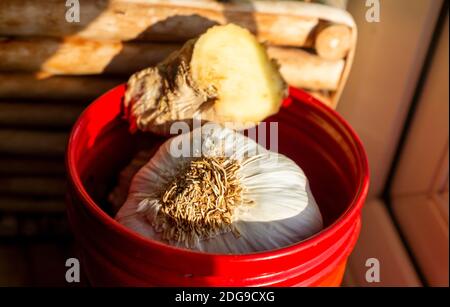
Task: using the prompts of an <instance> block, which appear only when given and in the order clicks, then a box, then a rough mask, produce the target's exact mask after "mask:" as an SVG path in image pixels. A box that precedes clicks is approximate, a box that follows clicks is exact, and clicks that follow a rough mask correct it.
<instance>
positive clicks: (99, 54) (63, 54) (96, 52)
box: [0, 40, 345, 94]
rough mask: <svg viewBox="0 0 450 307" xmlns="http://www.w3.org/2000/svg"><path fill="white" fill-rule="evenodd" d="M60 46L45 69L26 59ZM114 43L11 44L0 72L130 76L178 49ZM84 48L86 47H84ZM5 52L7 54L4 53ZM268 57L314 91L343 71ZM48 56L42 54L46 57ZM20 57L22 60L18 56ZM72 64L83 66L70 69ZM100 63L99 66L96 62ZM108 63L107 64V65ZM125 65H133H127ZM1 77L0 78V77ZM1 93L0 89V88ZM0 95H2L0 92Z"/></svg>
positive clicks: (298, 58) (299, 55)
mask: <svg viewBox="0 0 450 307" xmlns="http://www.w3.org/2000/svg"><path fill="white" fill-rule="evenodd" d="M57 44H61V45H64V47H61V48H60V50H62V51H60V52H58V53H57V54H55V55H54V56H52V57H50V58H49V59H47V62H46V65H43V66H39V65H38V64H37V63H38V62H40V61H45V60H46V56H44V57H43V58H41V59H39V58H38V57H34V58H33V57H29V56H28V55H29V54H31V53H33V50H37V49H43V50H46V49H47V48H48V49H50V50H51V49H53V48H54V47H52V46H53V45H57ZM116 44H117V43H113V42H102V43H100V42H90V41H86V40H85V41H81V40H77V41H76V42H74V41H73V40H67V41H65V42H64V43H58V42H57V41H55V40H44V41H40V40H18V41H14V42H12V41H10V42H7V43H5V44H2V43H0V46H2V45H4V46H5V48H3V51H1V49H0V70H6V69H9V70H21V69H23V70H27V71H33V70H34V69H38V68H42V69H44V71H45V72H48V73H56V74H59V73H64V74H79V73H83V74H98V73H103V72H109V73H114V74H123V75H127V76H128V75H130V74H132V73H134V72H136V71H138V70H141V69H144V68H146V67H149V66H152V65H154V64H155V61H156V60H159V59H163V58H165V57H166V56H167V55H169V54H170V52H172V51H173V50H175V49H177V48H179V47H180V46H181V45H177V44H171V45H161V44H143V43H141V44H138V43H126V44H123V45H122V50H123V52H120V53H118V54H116V53H107V52H105V51H104V50H112V49H114V48H115V46H116ZM84 45H86V46H84ZM5 50H6V51H5ZM268 51H269V55H270V56H271V57H273V58H274V59H276V60H277V61H278V62H279V63H280V64H281V73H282V75H283V77H284V78H285V79H286V81H287V82H288V83H289V84H291V85H294V86H297V87H302V88H309V89H315V90H335V89H336V88H337V87H338V85H339V81H340V77H341V74H342V71H343V69H344V64H345V62H344V60H336V61H330V60H324V59H323V58H321V57H318V56H316V55H314V54H311V53H308V52H306V51H304V50H302V49H299V48H283V47H269V49H268ZM49 53H50V52H47V51H44V52H43V54H46V55H48V54H49ZM21 55H22V56H21ZM70 59H73V61H72V62H75V63H81V62H82V63H83V64H80V65H73V63H72V62H71V61H70ZM98 59H102V60H101V61H102V63H101V64H100V65H99V60H98ZM106 63H109V64H106ZM128 63H133V64H131V65H129V64H128ZM0 76H1V75H0ZM0 89H1V85H0ZM0 94H1V91H0Z"/></svg>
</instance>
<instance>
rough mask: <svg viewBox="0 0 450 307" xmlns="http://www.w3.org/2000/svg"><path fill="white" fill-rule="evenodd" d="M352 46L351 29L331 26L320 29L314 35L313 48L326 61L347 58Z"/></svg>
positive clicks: (342, 26) (335, 25)
mask: <svg viewBox="0 0 450 307" xmlns="http://www.w3.org/2000/svg"><path fill="white" fill-rule="evenodd" d="M351 45H352V33H351V29H350V28H349V27H347V26H345V25H338V24H331V25H326V26H324V27H322V28H321V29H320V30H319V31H318V32H317V34H316V37H315V40H314V48H315V50H316V52H317V54H318V55H319V56H320V57H322V58H324V59H327V60H339V59H343V58H345V57H346V56H347V54H348V52H349V50H350V48H351Z"/></svg>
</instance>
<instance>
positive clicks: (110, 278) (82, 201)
mask: <svg viewBox="0 0 450 307" xmlns="http://www.w3.org/2000/svg"><path fill="white" fill-rule="evenodd" d="M124 89H125V86H124V85H122V86H119V87H116V88H115V89H113V90H111V91H110V92H108V93H106V94H105V95H103V96H101V97H100V98H99V99H97V100H96V101H95V102H94V103H92V105H91V106H89V107H88V108H87V110H86V111H85V112H84V113H83V114H82V115H81V117H80V118H79V119H78V121H77V123H76V124H75V126H74V128H73V131H72V134H71V137H70V140H69V145H68V149H67V168H68V176H69V182H70V193H69V197H68V199H69V202H68V216H69V220H70V224H71V227H72V229H73V232H74V234H75V238H76V240H77V242H78V245H79V246H80V254H81V259H80V260H81V266H82V268H83V269H84V270H85V272H86V274H87V277H88V279H89V281H90V283H91V284H92V285H102V286H117V285H123V286H339V285H340V283H341V280H342V276H343V272H344V270H345V265H346V261H347V258H348V256H349V254H350V252H351V251H352V249H353V247H354V245H355V242H356V240H357V237H358V234H359V231H360V225H361V220H360V216H361V215H360V211H361V207H362V205H363V203H364V201H365V198H366V195H367V190H368V178H369V175H368V165H367V158H366V154H365V152H364V149H363V146H362V145H361V142H360V140H359V138H358V136H357V135H356V134H355V133H354V131H353V130H352V129H351V128H350V127H349V125H348V124H347V123H346V122H345V121H344V120H343V119H342V118H341V117H340V116H339V115H338V114H337V113H336V112H335V111H333V110H332V109H330V108H328V107H326V106H325V105H323V104H322V103H320V102H319V101H317V100H315V99H314V98H312V97H311V96H310V95H308V94H306V93H305V92H303V91H300V90H297V89H291V90H290V97H289V98H288V99H287V100H286V101H285V103H284V106H283V108H282V110H281V111H280V112H279V114H277V115H276V116H274V117H271V118H270V119H268V121H278V122H279V124H278V125H279V127H278V131H279V141H278V142H279V144H278V150H279V152H280V153H283V154H285V155H287V156H289V157H290V158H291V159H293V160H294V161H296V162H297V163H298V165H300V166H301V167H302V169H303V170H304V171H305V173H306V175H307V176H308V178H309V180H310V184H311V189H312V191H313V194H314V196H315V198H316V200H317V203H318V205H319V207H320V210H321V212H322V215H323V217H324V223H325V228H324V229H323V230H322V231H321V232H319V233H317V234H316V235H314V236H313V237H311V238H309V239H307V240H305V241H302V242H299V243H298V244H295V245H292V246H289V247H286V248H282V249H278V250H273V251H268V252H261V253H254V254H247V255H219V254H207V253H199V252H194V251H189V250H184V249H179V248H175V247H172V246H169V245H165V244H163V243H160V242H156V241H152V240H149V239H146V238H144V237H142V236H140V235H139V234H137V233H135V232H133V231H131V230H129V229H127V228H125V227H123V226H122V225H120V224H119V223H117V222H116V221H115V220H114V219H113V218H112V217H111V216H110V215H109V214H108V204H107V201H106V195H107V193H108V189H109V188H110V187H111V185H112V184H113V182H114V179H115V178H116V176H117V173H118V172H119V171H120V169H121V168H123V167H124V166H125V165H126V164H127V162H128V161H130V159H131V158H132V156H133V153H135V152H136V150H137V148H138V146H139V143H145V144H147V145H149V146H154V147H156V146H157V145H158V144H159V143H160V142H161V141H162V140H161V139H158V138H151V137H147V138H144V139H142V136H136V135H133V136H132V135H130V134H129V133H128V125H127V123H126V122H124V121H123V120H122V119H121V114H122V109H121V100H122V97H123V94H124ZM139 140H140V142H139Z"/></svg>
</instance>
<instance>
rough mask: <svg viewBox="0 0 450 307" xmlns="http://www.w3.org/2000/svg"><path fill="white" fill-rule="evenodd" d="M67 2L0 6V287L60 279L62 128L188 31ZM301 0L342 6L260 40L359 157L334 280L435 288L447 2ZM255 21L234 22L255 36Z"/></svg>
mask: <svg viewBox="0 0 450 307" xmlns="http://www.w3.org/2000/svg"><path fill="white" fill-rule="evenodd" d="M203 1H205V2H212V1H213V0H203ZM67 2H71V1H67ZM67 2H66V1H56V0H43V1H31V0H22V1H14V0H2V1H1V2H0V286H23V285H35V286H46V285H47V286H48V285H62V286H64V285H68V284H67V283H66V282H65V279H64V276H65V270H66V268H65V266H64V264H65V260H66V259H67V258H69V257H75V256H76V251H75V248H74V246H73V240H72V236H71V233H70V229H69V227H68V224H67V220H66V214H65V199H64V197H65V192H66V183H65V166H64V152H65V146H66V142H67V137H68V134H69V132H70V128H71V126H72V125H73V123H74V122H75V120H76V118H77V117H78V115H79V114H80V113H81V112H82V110H83V109H84V108H85V107H86V106H87V105H88V104H89V103H90V102H91V101H92V100H93V99H95V98H96V97H98V96H99V95H101V94H102V93H104V92H105V91H107V90H108V89H110V88H112V87H114V86H115V85H117V84H120V83H123V82H126V80H127V79H128V77H129V76H130V75H131V74H132V73H133V72H135V71H137V70H139V69H142V68H145V67H147V66H150V65H154V64H155V63H157V62H159V61H160V60H161V59H163V58H164V57H165V56H166V55H167V54H168V53H170V52H171V51H173V50H175V49H176V48H178V47H179V46H180V44H181V42H182V41H184V40H185V39H187V38H189V37H188V36H189V35H187V34H186V31H187V30H186V29H180V28H179V26H178V28H177V26H176V25H175V26H174V32H173V33H171V35H167V33H164V31H161V29H167V27H168V26H167V24H162V25H153V26H152V27H148V28H147V26H146V25H144V28H143V29H142V28H139V23H137V22H136V23H133V22H131V21H129V20H126V17H123V18H122V17H120V16H125V15H126V13H130V14H131V16H135V17H136V18H139V17H141V18H143V19H145V18H148V16H145V15H140V14H143V13H141V12H142V10H140V7H136V6H133V5H129V3H127V1H126V0H115V1H107V0H104V1H79V3H80V9H81V14H80V22H74V23H69V22H67V19H65V16H66V12H67V9H68V7H67V6H66V5H65V4H66V3H67ZM222 2H227V1H222ZM234 2H242V1H234ZM279 2H284V1H279ZM305 2H309V1H305ZM311 2H319V3H321V4H323V5H324V6H331V7H334V8H338V9H340V10H342V11H340V13H339V12H338V13H336V11H335V10H333V12H334V13H333V14H332V15H330V13H329V11H327V10H326V9H323V10H322V9H321V10H317V18H315V17H314V16H313V17H311V16H308V18H306V19H304V20H303V19H302V20H300V21H296V20H292V21H290V22H293V23H295V22H304V27H303V28H304V29H306V30H305V31H307V35H305V38H304V39H303V40H302V41H301V42H298V43H296V45H295V46H285V45H283V43H282V42H281V43H280V42H277V41H273V42H271V41H270V37H269V44H272V45H273V46H271V48H272V50H273V52H272V54H273V56H274V57H276V58H278V59H279V61H280V62H281V67H282V73H283V74H285V78H286V79H287V81H288V82H289V83H290V84H292V85H295V86H297V87H301V88H303V89H305V90H307V91H309V92H310V93H311V94H313V95H314V96H316V97H317V98H319V99H320V100H322V101H323V102H324V103H326V104H328V105H329V106H331V107H333V108H336V109H337V111H338V112H339V113H340V114H342V115H343V117H344V118H345V119H347V121H349V122H350V124H351V125H352V126H353V127H354V129H355V130H356V131H357V132H358V134H359V135H360V137H361V138H362V140H363V142H364V145H365V147H366V150H367V153H368V156H369V163H370V168H371V188H370V192H369V198H368V201H367V203H366V205H365V207H364V209H363V226H362V232H361V235H360V239H359V241H358V244H357V246H356V248H355V251H354V252H353V254H352V256H351V257H350V261H349V264H348V267H347V272H346V274H345V278H344V285H345V286H448V276H449V270H448V260H449V255H448V243H449V238H448V234H449V232H448V215H449V213H448V212H449V200H448V186H449V184H448V175H449V171H448V169H449V166H448V163H449V162H448V140H449V137H448V135H449V133H448V111H449V110H448V109H449V88H448V83H449V80H448V75H449V71H448V70H449V63H448V56H449V50H448V44H449V42H448V28H449V24H448V22H449V21H448V1H444V0H430V1H423V0H380V1H366V0H348V1H345V0H341V1H338V0H336V1H333V0H329V1H326V0H322V1H311ZM114 3H115V4H114ZM113 4H114V5H113ZM226 5H232V4H229V3H225V4H224V6H225V7H226ZM250 5H251V3H250ZM144 6H145V5H144ZM111 12H112V13H111ZM295 13H298V12H295ZM300 13H301V12H300ZM348 13H349V14H348ZM108 14H115V15H114V16H116V17H117V16H119V17H117V18H118V19H116V20H119V22H120V24H114V22H112V21H111V20H113V21H114V19H111V18H110V17H109V16H110V15H108ZM155 14H156V15H157V14H159V13H158V11H155ZM224 15H225V17H226V18H227V12H226V10H225V12H224ZM349 16H350V17H349ZM287 18H288V17H287ZM232 19H233V15H232V13H229V16H228V20H227V21H229V20H231V21H233V20H232ZM254 21H255V22H254V24H253V23H247V24H245V26H247V27H248V28H249V29H251V30H252V31H254V32H258V25H259V24H258V20H257V17H255V19H254ZM302 25H303V24H302ZM336 25H338V27H336ZM286 27H288V25H286ZM102 29H103V30H104V29H113V30H111V31H110V32H108V31H103V32H102ZM118 29H119V30H118ZM175 30H177V31H175ZM286 31H287V30H286ZM261 33H262V32H261ZM356 37H357V40H356ZM330 46H331V47H332V48H331V47H330ZM327 48H328V49H327ZM330 49H331V51H330ZM336 50H337V51H336ZM292 72H294V73H292ZM299 76H301V77H299ZM368 258H377V259H378V260H379V261H380V265H381V280H380V282H379V283H368V282H367V281H366V279H365V274H366V271H367V267H366V266H365V264H366V260H367V259H368ZM81 284H82V285H84V284H85V281H83V279H82V283H81Z"/></svg>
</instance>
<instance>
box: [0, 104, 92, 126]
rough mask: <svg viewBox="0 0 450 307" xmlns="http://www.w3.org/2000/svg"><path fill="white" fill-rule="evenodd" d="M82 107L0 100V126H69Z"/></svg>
mask: <svg viewBox="0 0 450 307" xmlns="http://www.w3.org/2000/svg"><path fill="white" fill-rule="evenodd" d="M83 109H84V107H83V106H80V105H73V104H70V105H67V104H64V103H53V104H49V103H38V102H36V103H29V102H28V103H25V102H2V101H0V126H12V127H21V128H23V127H51V128H53V127H71V126H72V125H73V123H74V122H75V120H76V119H77V117H78V116H79V115H80V113H81V112H82V111H83Z"/></svg>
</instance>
